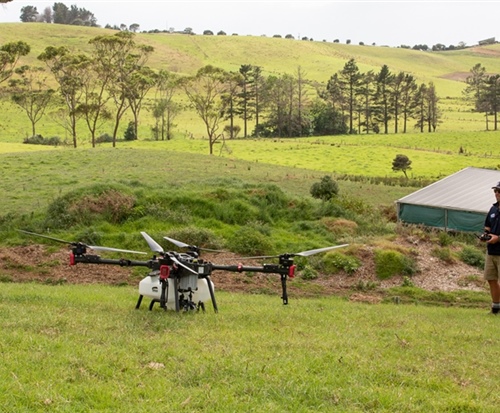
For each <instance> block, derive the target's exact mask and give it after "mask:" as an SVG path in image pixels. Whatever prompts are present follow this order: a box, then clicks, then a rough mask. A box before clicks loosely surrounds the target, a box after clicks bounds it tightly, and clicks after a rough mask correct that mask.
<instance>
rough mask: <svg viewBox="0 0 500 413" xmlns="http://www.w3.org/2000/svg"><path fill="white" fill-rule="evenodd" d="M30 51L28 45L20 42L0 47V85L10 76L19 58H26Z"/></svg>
mask: <svg viewBox="0 0 500 413" xmlns="http://www.w3.org/2000/svg"><path fill="white" fill-rule="evenodd" d="M30 51H31V48H30V46H29V45H28V43H26V42H24V41H22V40H20V41H17V42H10V43H6V44H4V45H2V46H1V47H0V83H2V82H5V81H6V80H7V79H9V78H10V77H11V76H12V74H13V73H14V69H15V67H16V65H17V63H18V61H19V59H20V58H21V56H26V55H27V54H28V53H29V52H30Z"/></svg>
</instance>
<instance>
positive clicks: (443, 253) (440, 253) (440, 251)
mask: <svg viewBox="0 0 500 413" xmlns="http://www.w3.org/2000/svg"><path fill="white" fill-rule="evenodd" d="M431 254H432V256H434V257H436V258H439V259H440V260H441V261H444V262H446V263H448V264H452V263H453V262H455V258H454V257H453V254H452V253H451V250H450V249H449V248H448V247H443V248H434V249H433V250H432V251H431Z"/></svg>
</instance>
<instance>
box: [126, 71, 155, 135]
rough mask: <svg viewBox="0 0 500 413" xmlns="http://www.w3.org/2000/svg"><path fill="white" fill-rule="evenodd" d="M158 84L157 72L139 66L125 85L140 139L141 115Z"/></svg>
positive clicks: (135, 129)
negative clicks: (147, 99) (145, 102)
mask: <svg viewBox="0 0 500 413" xmlns="http://www.w3.org/2000/svg"><path fill="white" fill-rule="evenodd" d="M156 82H157V74H156V72H155V71H154V70H153V69H151V68H150V67H148V66H138V67H137V68H136V70H134V71H132V72H131V73H130V75H129V79H128V82H127V83H126V84H125V86H126V89H127V90H126V93H127V99H128V101H129V106H130V110H131V111H132V114H133V116H134V132H135V136H137V137H139V133H138V129H139V115H140V112H141V109H142V105H143V102H144V99H145V98H146V96H147V94H148V92H149V91H150V90H151V89H152V88H153V87H154V86H155V84H156Z"/></svg>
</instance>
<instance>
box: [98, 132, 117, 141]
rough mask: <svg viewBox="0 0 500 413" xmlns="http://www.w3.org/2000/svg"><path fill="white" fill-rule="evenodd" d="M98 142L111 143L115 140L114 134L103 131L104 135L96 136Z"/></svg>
mask: <svg viewBox="0 0 500 413" xmlns="http://www.w3.org/2000/svg"><path fill="white" fill-rule="evenodd" d="M95 141H96V143H111V142H113V136H111V135H110V134H109V133H103V134H102V135H100V136H98V137H97V138H96V140H95Z"/></svg>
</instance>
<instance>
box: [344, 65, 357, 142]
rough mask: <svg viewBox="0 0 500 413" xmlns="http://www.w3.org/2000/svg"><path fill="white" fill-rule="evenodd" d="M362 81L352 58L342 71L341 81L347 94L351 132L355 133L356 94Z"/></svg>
mask: <svg viewBox="0 0 500 413" xmlns="http://www.w3.org/2000/svg"><path fill="white" fill-rule="evenodd" d="M360 81H361V73H360V72H359V69H358V66H357V64H356V62H355V60H354V59H350V60H349V61H348V62H347V63H346V64H345V65H344V68H343V69H342V70H341V71H340V76H339V82H340V87H341V90H342V91H343V92H344V94H345V100H346V102H347V110H348V112H349V133H351V134H352V133H354V132H355V130H354V126H353V123H354V113H355V107H356V94H357V92H358V89H359V85H360Z"/></svg>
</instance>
